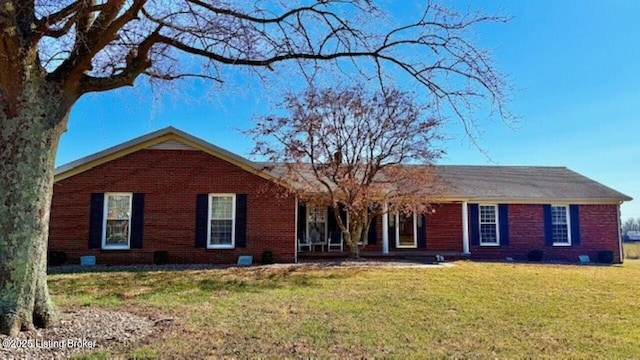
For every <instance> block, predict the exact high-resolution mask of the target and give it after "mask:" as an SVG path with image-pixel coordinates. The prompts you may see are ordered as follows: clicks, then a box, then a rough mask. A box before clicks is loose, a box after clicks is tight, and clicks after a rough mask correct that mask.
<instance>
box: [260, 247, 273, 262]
mask: <svg viewBox="0 0 640 360" xmlns="http://www.w3.org/2000/svg"><path fill="white" fill-rule="evenodd" d="M260 262H261V263H262V264H264V265H267V264H273V263H274V259H273V252H272V251H269V250H267V251H264V252H263V253H262V259H261V261H260Z"/></svg>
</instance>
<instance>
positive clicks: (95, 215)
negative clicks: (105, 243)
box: [89, 193, 104, 249]
mask: <svg viewBox="0 0 640 360" xmlns="http://www.w3.org/2000/svg"><path fill="white" fill-rule="evenodd" d="M90 206H91V207H90V210H89V249H100V248H101V247H102V223H103V220H104V194H103V193H93V194H91V205H90Z"/></svg>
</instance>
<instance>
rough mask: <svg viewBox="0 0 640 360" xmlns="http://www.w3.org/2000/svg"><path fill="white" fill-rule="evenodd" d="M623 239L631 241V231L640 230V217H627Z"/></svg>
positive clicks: (623, 228) (623, 226) (623, 225)
mask: <svg viewBox="0 0 640 360" xmlns="http://www.w3.org/2000/svg"><path fill="white" fill-rule="evenodd" d="M621 231H622V239H623V240H624V241H629V240H630V239H629V234H628V232H629V231H640V218H632V217H630V218H627V219H626V220H625V221H624V223H622V229H621Z"/></svg>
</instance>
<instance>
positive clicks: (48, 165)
mask: <svg viewBox="0 0 640 360" xmlns="http://www.w3.org/2000/svg"><path fill="white" fill-rule="evenodd" d="M32 75H33V76H32V77H30V78H29V79H28V80H27V81H25V83H24V84H22V86H23V87H22V89H21V90H22V91H21V92H20V94H19V95H18V96H14V97H13V99H14V100H15V101H14V102H12V103H11V104H0V106H3V105H4V109H3V111H0V164H1V166H0V333H3V334H7V335H10V336H15V335H16V334H17V333H18V332H19V331H21V330H28V329H32V328H33V327H34V326H36V327H49V326H52V325H54V324H56V322H57V320H58V316H57V311H56V309H55V306H54V305H53V302H52V301H51V299H50V297H49V290H48V287H47V239H48V234H49V212H50V207H51V197H52V194H53V169H54V163H55V154H56V151H57V148H58V142H59V140H60V136H61V135H62V133H63V132H64V130H65V126H66V122H67V116H68V110H69V107H66V108H65V105H63V104H64V103H66V102H65V101H64V99H63V97H62V95H61V93H62V92H61V91H60V90H59V89H60V88H59V87H56V86H52V85H51V84H48V83H47V82H46V81H45V80H44V78H43V77H41V76H39V74H37V73H35V74H32Z"/></svg>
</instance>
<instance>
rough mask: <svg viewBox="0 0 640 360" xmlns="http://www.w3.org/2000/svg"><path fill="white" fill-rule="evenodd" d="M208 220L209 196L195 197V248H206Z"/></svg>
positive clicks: (200, 195) (199, 195)
mask: <svg viewBox="0 0 640 360" xmlns="http://www.w3.org/2000/svg"><path fill="white" fill-rule="evenodd" d="M208 220H209V194H198V195H196V247H197V248H205V247H207V229H208V226H207V221H208Z"/></svg>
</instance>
